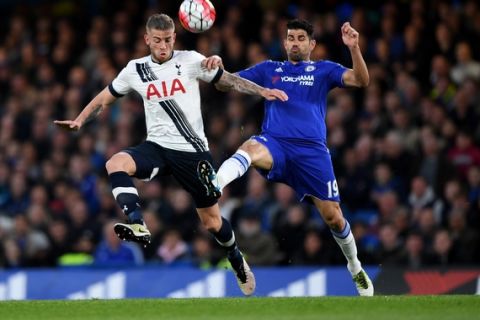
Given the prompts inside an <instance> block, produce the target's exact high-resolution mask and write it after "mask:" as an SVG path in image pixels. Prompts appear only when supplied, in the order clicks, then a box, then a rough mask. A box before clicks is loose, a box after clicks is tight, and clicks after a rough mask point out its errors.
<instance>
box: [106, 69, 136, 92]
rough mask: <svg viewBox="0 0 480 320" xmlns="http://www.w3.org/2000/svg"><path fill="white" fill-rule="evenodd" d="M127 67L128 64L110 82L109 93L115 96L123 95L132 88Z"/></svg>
mask: <svg viewBox="0 0 480 320" xmlns="http://www.w3.org/2000/svg"><path fill="white" fill-rule="evenodd" d="M128 69H129V65H127V66H126V67H125V68H123V69H122V71H120V73H119V74H118V75H117V77H116V78H115V79H113V81H112V83H111V84H110V85H109V86H108V89H109V90H110V93H111V94H112V95H113V96H115V97H117V98H118V97H123V96H124V95H126V94H127V93H129V92H130V90H131V89H132V87H131V86H130V81H129V77H128Z"/></svg>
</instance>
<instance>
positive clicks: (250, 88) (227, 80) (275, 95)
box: [217, 71, 288, 101]
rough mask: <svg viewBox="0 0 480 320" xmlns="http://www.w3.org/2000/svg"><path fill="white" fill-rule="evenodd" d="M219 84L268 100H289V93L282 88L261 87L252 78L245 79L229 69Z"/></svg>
mask: <svg viewBox="0 0 480 320" xmlns="http://www.w3.org/2000/svg"><path fill="white" fill-rule="evenodd" d="M217 84H218V85H219V86H221V87H222V88H226V89H228V90H231V89H233V90H235V91H238V92H241V93H246V94H251V95H259V96H262V97H264V98H265V99H267V100H280V101H287V100H288V96H287V94H286V93H285V92H284V91H282V90H278V89H268V88H264V87H261V86H259V85H258V84H256V83H253V82H252V81H250V80H247V79H243V78H241V77H239V76H237V75H235V74H232V73H230V72H228V71H224V72H223V74H222V76H221V77H220V79H219V80H218V82H217Z"/></svg>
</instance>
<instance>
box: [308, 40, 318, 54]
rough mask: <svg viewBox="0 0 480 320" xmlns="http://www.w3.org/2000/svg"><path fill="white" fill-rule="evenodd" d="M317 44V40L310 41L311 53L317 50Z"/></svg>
mask: <svg viewBox="0 0 480 320" xmlns="http://www.w3.org/2000/svg"><path fill="white" fill-rule="evenodd" d="M316 44H317V41H315V39H310V51H312V50H313V49H315V45H316Z"/></svg>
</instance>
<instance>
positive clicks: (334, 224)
mask: <svg viewBox="0 0 480 320" xmlns="http://www.w3.org/2000/svg"><path fill="white" fill-rule="evenodd" d="M312 199H313V203H314V204H315V207H316V208H317V210H318V211H319V212H320V215H321V216H322V218H323V220H324V221H325V223H326V224H327V225H328V227H329V228H330V230H331V232H332V235H333V238H334V239H335V241H336V242H337V244H338V245H339V246H340V248H341V249H342V252H343V255H344V256H345V258H346V259H347V261H348V263H347V268H348V271H350V273H351V275H352V277H353V280H354V282H355V285H356V286H357V290H358V293H359V294H360V295H362V296H372V295H373V284H372V281H371V280H370V278H369V277H368V275H367V273H366V272H365V271H364V270H363V269H362V264H361V263H360V260H358V257H357V245H356V244H355V239H354V237H353V234H352V231H351V230H350V224H349V223H348V221H347V220H346V219H345V218H344V217H343V214H342V209H341V208H340V205H339V203H338V202H336V201H329V200H320V199H318V198H315V197H312Z"/></svg>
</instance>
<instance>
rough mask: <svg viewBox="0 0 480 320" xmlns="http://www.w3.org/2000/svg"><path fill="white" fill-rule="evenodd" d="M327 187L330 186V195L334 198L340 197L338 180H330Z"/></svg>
mask: <svg viewBox="0 0 480 320" xmlns="http://www.w3.org/2000/svg"><path fill="white" fill-rule="evenodd" d="M327 188H328V197H329V198H333V197H338V184H337V180H330V181H328V182H327Z"/></svg>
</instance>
